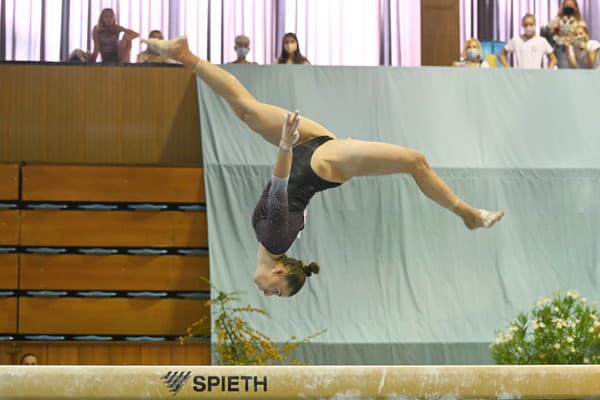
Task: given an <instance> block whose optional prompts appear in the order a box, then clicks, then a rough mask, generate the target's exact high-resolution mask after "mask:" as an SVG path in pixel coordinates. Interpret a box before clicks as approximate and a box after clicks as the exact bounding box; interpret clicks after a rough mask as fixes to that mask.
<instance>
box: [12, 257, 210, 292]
mask: <svg viewBox="0 0 600 400" xmlns="http://www.w3.org/2000/svg"><path fill="white" fill-rule="evenodd" d="M1 261H2V255H0V277H1V276H2V263H1ZM15 267H16V264H15ZM15 270H16V268H15ZM15 278H16V274H15ZM202 278H206V279H208V278H209V266H208V255H199V256H175V255H169V256H130V255H108V256H103V255H76V254H73V255H37V254H23V255H21V275H20V286H21V288H22V289H24V290H140V291H144V290H156V291H205V290H210V287H209V285H208V284H207V283H206V282H205V281H204V280H202ZM15 287H16V286H15Z"/></svg>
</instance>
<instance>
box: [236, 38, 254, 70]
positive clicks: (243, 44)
mask: <svg viewBox="0 0 600 400" xmlns="http://www.w3.org/2000/svg"><path fill="white" fill-rule="evenodd" d="M233 49H234V50H235V52H236V53H237V58H236V59H235V61H231V62H230V63H229V64H256V62H254V61H248V60H246V56H247V55H248V52H249V51H250V38H249V37H248V36H246V35H238V36H236V38H235V46H234V47H233Z"/></svg>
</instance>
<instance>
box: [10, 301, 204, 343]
mask: <svg viewBox="0 0 600 400" xmlns="http://www.w3.org/2000/svg"><path fill="white" fill-rule="evenodd" d="M205 304H206V300H188V299H127V298H116V299H106V298H95V299H92V298H76V297H62V298H41V297H20V298H19V333H21V334H35V333H38V334H61V333H62V334H82V335H85V334H90V335H93V334H97V335H167V336H171V335H185V333H186V330H187V328H188V327H189V326H191V325H192V323H193V322H194V321H197V320H199V319H200V318H202V317H204V316H206V315H207V314H208V312H209V308H208V307H207V306H206V305H205Z"/></svg>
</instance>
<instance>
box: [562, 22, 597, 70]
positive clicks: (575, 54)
mask: <svg viewBox="0 0 600 400" xmlns="http://www.w3.org/2000/svg"><path fill="white" fill-rule="evenodd" d="M598 48H600V43H599V42H598V41H597V40H590V35H589V32H588V30H587V28H586V27H585V26H580V27H579V28H577V30H576V31H575V39H573V42H572V43H570V44H568V45H567V57H568V60H569V67H571V68H587V69H591V68H594V67H595V65H596V58H598Z"/></svg>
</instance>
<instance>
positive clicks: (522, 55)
mask: <svg viewBox="0 0 600 400" xmlns="http://www.w3.org/2000/svg"><path fill="white" fill-rule="evenodd" d="M521 21H522V26H523V31H524V33H523V35H520V36H515V37H513V38H512V39H510V40H509V41H508V43H506V46H504V48H503V49H502V51H501V52H500V54H499V55H498V59H500V62H501V63H502V65H503V66H504V67H506V68H510V64H509V63H508V61H507V60H506V55H507V54H508V53H513V61H514V67H515V68H529V69H540V68H542V61H543V59H544V54H545V55H547V56H548V68H550V69H552V68H554V67H555V66H556V56H555V55H554V49H553V48H552V46H551V45H550V43H548V41H547V40H546V39H545V38H543V37H541V36H537V35H536V33H535V30H536V26H535V17H534V16H533V15H532V14H526V15H525V16H524V17H523V19H522V20H521Z"/></svg>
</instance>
